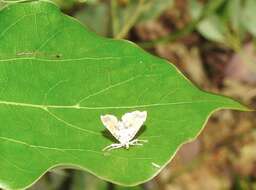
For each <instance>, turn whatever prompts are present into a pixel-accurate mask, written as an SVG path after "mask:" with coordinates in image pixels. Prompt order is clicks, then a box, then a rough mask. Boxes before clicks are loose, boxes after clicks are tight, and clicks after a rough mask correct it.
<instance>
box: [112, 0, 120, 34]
mask: <svg viewBox="0 0 256 190" xmlns="http://www.w3.org/2000/svg"><path fill="white" fill-rule="evenodd" d="M110 9H111V12H110V16H111V24H112V31H111V32H112V36H115V35H116V33H117V31H118V28H119V23H118V19H117V14H116V9H117V2H116V0H110Z"/></svg>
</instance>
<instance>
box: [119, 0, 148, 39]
mask: <svg viewBox="0 0 256 190" xmlns="http://www.w3.org/2000/svg"><path fill="white" fill-rule="evenodd" d="M143 5H144V0H140V1H139V4H138V7H137V9H136V11H135V12H134V14H133V16H132V17H131V18H130V20H129V21H128V22H127V23H126V24H125V26H124V27H123V28H122V29H121V31H120V32H119V33H118V34H117V35H116V36H115V38H117V39H122V38H124V37H125V36H126V35H127V33H128V32H129V30H130V29H131V28H132V27H133V25H134V24H135V23H136V21H137V19H138V18H139V17H140V15H141V13H142V12H143Z"/></svg>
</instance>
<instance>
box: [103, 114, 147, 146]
mask: <svg viewBox="0 0 256 190" xmlns="http://www.w3.org/2000/svg"><path fill="white" fill-rule="evenodd" d="M146 118H147V112H146V111H143V112H141V111H133V112H128V113H125V114H124V115H123V116H122V120H121V121H118V119H117V118H116V117H115V116H114V115H104V116H101V121H102V123H103V124H104V125H105V126H106V128H107V129H108V130H109V131H110V132H111V134H112V135H113V136H114V137H115V138H116V139H117V140H118V141H119V142H120V144H111V145H109V146H107V147H106V148H104V149H103V150H112V149H117V148H121V147H126V148H127V149H128V148H129V145H142V144H141V143H139V142H146V141H145V140H138V139H135V140H132V139H133V138H134V137H135V135H136V134H137V132H138V131H139V129H140V128H141V126H142V125H143V123H144V122H145V121H146Z"/></svg>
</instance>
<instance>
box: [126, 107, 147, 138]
mask: <svg viewBox="0 0 256 190" xmlns="http://www.w3.org/2000/svg"><path fill="white" fill-rule="evenodd" d="M146 119H147V112H146V111H142V112H141V111H134V112H128V113H126V114H124V115H123V116H122V122H123V124H124V126H125V127H126V128H128V131H129V134H127V135H128V136H129V140H131V139H133V138H134V136H135V135H136V134H137V132H138V131H139V129H140V128H141V126H142V125H143V123H144V122H145V121H146Z"/></svg>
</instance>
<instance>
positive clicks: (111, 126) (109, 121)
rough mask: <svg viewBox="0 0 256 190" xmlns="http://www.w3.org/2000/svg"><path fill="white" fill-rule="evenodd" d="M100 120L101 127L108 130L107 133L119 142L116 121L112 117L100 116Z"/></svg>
mask: <svg viewBox="0 0 256 190" xmlns="http://www.w3.org/2000/svg"><path fill="white" fill-rule="evenodd" d="M100 119H101V121H102V123H103V125H104V126H105V127H106V128H107V129H108V130H109V132H110V133H111V134H112V135H113V136H114V137H115V138H116V139H117V140H119V135H118V133H119V128H118V119H117V118H116V116H114V115H103V116H100Z"/></svg>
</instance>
